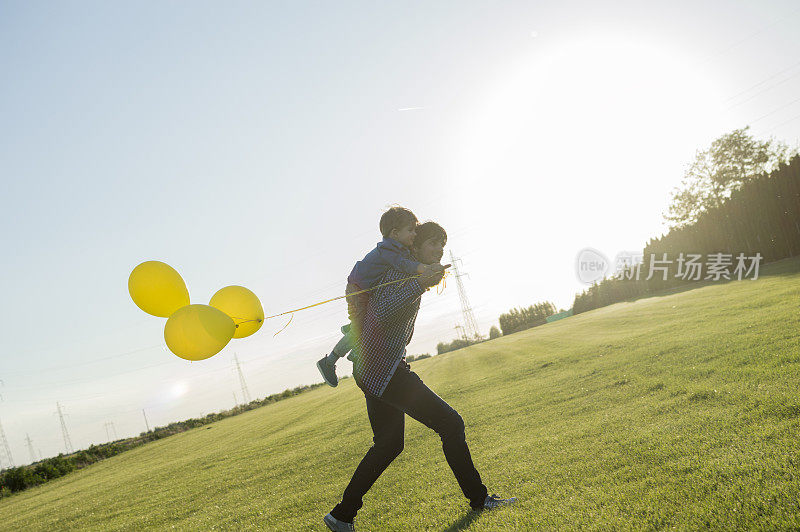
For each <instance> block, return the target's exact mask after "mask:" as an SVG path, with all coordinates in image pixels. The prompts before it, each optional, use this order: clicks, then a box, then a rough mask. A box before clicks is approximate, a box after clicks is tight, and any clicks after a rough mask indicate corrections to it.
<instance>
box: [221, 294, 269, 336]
mask: <svg viewBox="0 0 800 532" xmlns="http://www.w3.org/2000/svg"><path fill="white" fill-rule="evenodd" d="M208 304H209V305H211V306H212V307H214V308H218V309H219V310H221V311H222V312H224V313H225V314H227V315H228V316H230V317H231V318H232V319H233V321H234V323H236V334H234V335H233V337H234V338H244V337H245V336H250V335H251V334H253V333H254V332H256V331H257V330H259V329H260V328H261V324H262V323H264V309H263V308H262V307H261V301H259V300H258V296H256V295H255V294H254V293H253V292H251V291H250V290H248V289H247V288H245V287H243V286H236V285H234V286H226V287H225V288H221V289H219V290H218V291H217V293H216V294H214V295H213V296H212V297H211V301H209V302H208Z"/></svg>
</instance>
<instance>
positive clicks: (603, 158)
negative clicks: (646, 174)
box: [458, 38, 723, 190]
mask: <svg viewBox="0 0 800 532" xmlns="http://www.w3.org/2000/svg"><path fill="white" fill-rule="evenodd" d="M487 92H488V93H487V94H484V95H483V97H482V98H481V103H480V105H479V106H478V112H477V113H476V114H475V115H474V117H475V118H474V120H473V122H472V123H471V124H469V127H468V128H467V129H468V133H467V134H466V135H467V136H466V138H462V139H461V140H462V142H461V145H460V146H459V149H458V151H459V152H461V157H460V159H461V161H460V165H459V166H461V168H460V171H459V172H458V174H459V176H461V177H462V178H464V177H467V178H468V177H470V176H471V177H472V179H467V180H468V181H474V182H477V183H482V182H484V181H485V180H486V179H487V178H489V177H491V179H493V180H494V179H497V178H501V179H503V178H506V179H508V178H511V179H513V180H514V181H515V182H517V184H519V183H521V182H522V183H524V182H530V181H531V178H532V177H534V176H537V175H539V176H541V175H550V176H553V175H556V174H558V175H561V176H563V175H564V173H565V172H568V173H569V175H570V176H571V179H572V181H571V182H570V187H569V190H575V188H574V187H575V185H576V183H575V180H578V181H581V182H584V183H581V184H584V185H586V186H588V187H589V188H592V187H596V186H599V184H600V183H601V182H603V181H605V182H607V183H608V182H612V186H613V182H615V181H619V180H620V179H622V180H623V181H627V180H629V179H636V177H635V175H634V174H633V173H631V172H626V170H625V169H626V168H629V169H633V168H635V169H636V172H635V173H636V175H639V174H640V173H641V168H643V167H647V166H652V165H653V163H654V162H657V161H663V160H664V158H672V157H673V156H677V157H679V158H680V157H683V156H685V155H686V154H685V153H684V152H685V151H686V148H685V147H686V146H687V145H692V146H698V145H702V144H703V142H702V139H705V138H706V136H708V135H713V134H714V133H718V132H716V131H715V130H714V129H713V128H714V127H715V126H717V125H718V124H719V123H720V119H721V117H722V115H723V111H722V109H721V105H720V98H719V97H718V94H717V91H716V90H715V88H714V86H713V84H712V83H711V81H710V80H708V79H706V77H705V76H704V74H703V73H702V71H700V69H699V68H698V67H696V66H692V64H691V61H690V60H688V59H687V58H684V57H681V56H680V55H678V54H677V52H674V53H670V52H669V51H668V50H665V49H663V48H660V47H656V46H654V45H652V46H648V45H643V44H642V43H641V42H640V41H637V42H635V43H634V42H633V41H625V40H614V39H613V38H607V39H606V38H604V39H602V40H592V39H585V40H580V41H567V42H566V43H562V44H560V45H553V46H552V47H551V48H549V49H546V50H537V53H536V54H533V55H530V56H527V57H524V58H521V59H520V60H518V61H517V62H516V64H513V65H512V66H511V67H510V68H509V73H508V75H507V77H505V78H501V79H499V80H498V81H497V83H496V84H495V85H494V86H493V87H491V88H490V89H489V90H488V91H487ZM698 137H699V138H698ZM676 152H680V153H676ZM689 155H690V154H689ZM534 182H535V183H536V185H537V186H538V185H540V182H538V180H534Z"/></svg>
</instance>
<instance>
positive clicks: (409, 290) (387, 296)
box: [370, 270, 426, 323]
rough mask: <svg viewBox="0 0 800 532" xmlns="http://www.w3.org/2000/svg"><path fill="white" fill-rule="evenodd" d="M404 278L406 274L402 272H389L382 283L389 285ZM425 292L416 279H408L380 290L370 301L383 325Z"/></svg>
mask: <svg viewBox="0 0 800 532" xmlns="http://www.w3.org/2000/svg"><path fill="white" fill-rule="evenodd" d="M404 277H405V274H403V272H401V271H398V270H389V271H388V272H387V274H386V275H385V276H384V277H383V279H382V280H381V282H382V283H387V282H389V281H396V280H399V279H403V278H404ZM425 290H426V289H425V288H423V287H422V286H421V285H420V284H419V281H417V280H416V279H408V280H406V281H400V282H397V283H392V284H390V285H387V286H383V287H381V288H379V289H378V291H377V292H376V293H375V295H374V296H373V297H372V299H371V300H370V303H371V305H372V306H373V309H374V311H375V317H376V318H378V321H380V322H381V323H386V322H387V321H389V320H391V319H393V318H394V317H395V316H396V315H397V314H398V313H399V312H400V311H402V310H403V308H404V307H405V306H406V305H408V304H409V303H411V302H412V301H414V300H415V299H416V298H418V297H419V296H421V295H422V294H423V293H425Z"/></svg>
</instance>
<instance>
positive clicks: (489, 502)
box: [476, 493, 517, 510]
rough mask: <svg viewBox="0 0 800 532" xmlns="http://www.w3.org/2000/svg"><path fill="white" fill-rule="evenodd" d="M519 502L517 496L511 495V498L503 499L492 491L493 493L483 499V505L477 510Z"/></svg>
mask: <svg viewBox="0 0 800 532" xmlns="http://www.w3.org/2000/svg"><path fill="white" fill-rule="evenodd" d="M515 502H517V498H516V497H511V498H510V499H501V498H500V497H498V496H497V495H496V494H494V493H492V494H491V495H487V496H486V499H485V500H484V501H483V507H481V508H476V510H494V509H495V508H498V507H500V506H508V505H510V504H514V503H515Z"/></svg>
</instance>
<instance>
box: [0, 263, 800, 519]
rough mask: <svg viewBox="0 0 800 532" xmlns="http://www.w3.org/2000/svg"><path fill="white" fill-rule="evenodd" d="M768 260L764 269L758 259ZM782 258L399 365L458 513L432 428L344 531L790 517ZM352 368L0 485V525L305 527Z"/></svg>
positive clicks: (797, 374) (794, 286) (797, 342)
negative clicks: (45, 477)
mask: <svg viewBox="0 0 800 532" xmlns="http://www.w3.org/2000/svg"><path fill="white" fill-rule="evenodd" d="M767 275H768V276H767ZM798 332H800V260H785V261H781V262H779V263H775V264H773V265H769V266H767V267H764V268H762V278H760V279H759V280H757V281H751V280H745V281H738V282H729V283H715V284H711V285H707V286H704V287H701V288H697V289H694V290H688V291H684V292H680V293H674V294H670V295H666V296H663V297H652V298H647V299H641V300H638V301H635V302H626V303H620V304H616V305H612V306H609V307H605V308H602V309H597V310H594V311H591V312H587V313H585V314H580V315H578V316H574V317H571V318H568V319H565V320H561V321H557V322H554V323H551V324H548V325H545V326H542V327H538V328H535V329H532V330H529V331H525V332H522V333H518V334H514V335H511V336H508V337H503V338H499V339H497V340H492V341H489V342H485V343H482V344H479V345H476V346H473V347H471V348H468V349H464V350H460V351H456V352H453V353H448V354H446V355H442V356H437V357H433V358H430V359H426V360H422V361H419V362H414V363H412V368H413V369H414V370H415V371H416V372H417V373H419V375H420V376H421V377H422V378H423V380H424V381H425V382H426V383H427V384H428V385H429V386H430V387H431V388H432V389H433V390H435V391H436V392H437V393H438V394H439V395H441V396H442V397H443V398H444V399H445V400H446V401H448V402H449V403H450V404H451V405H452V406H453V407H455V408H456V409H457V410H458V411H459V412H460V413H461V415H462V416H463V418H464V420H465V422H466V425H467V440H468V442H469V443H470V447H471V451H472V455H473V458H474V460H475V464H476V466H477V467H478V470H479V471H480V472H481V475H482V477H483V479H484V482H485V483H486V485H487V486H488V488H489V490H490V493H491V492H497V493H498V494H501V495H514V496H516V497H518V498H519V503H518V505H517V506H515V507H511V508H504V509H500V510H497V511H495V512H487V513H483V514H477V515H476V514H472V513H470V512H468V510H469V507H468V506H467V504H466V501H465V500H464V498H463V495H462V494H461V492H460V490H459V488H458V485H457V484H456V482H455V479H454V478H453V476H452V473H451V472H450V470H449V468H448V467H447V464H446V462H445V461H444V457H443V455H442V452H441V447H440V442H439V440H438V437H437V436H436V434H435V433H433V432H432V431H430V430H429V429H427V428H425V427H424V426H422V425H420V424H419V423H417V422H416V421H413V420H410V419H409V420H408V422H407V424H406V445H405V450H404V451H403V453H402V454H401V455H400V456H399V457H398V458H397V459H396V460H395V461H394V463H392V465H391V466H390V467H389V469H388V470H387V471H386V472H385V473H384V474H383V476H382V477H381V478H380V479H378V481H377V483H376V484H375V486H374V487H373V489H372V490H371V491H370V492H369V493H368V494H367V497H366V498H365V500H364V507H363V509H362V510H361V512H360V513H359V515H358V517H357V518H356V526H357V528H358V529H361V530H370V531H383V530H497V531H507V530H527V529H533V528H545V529H578V528H583V529H597V530H606V529H610V528H615V529H662V528H678V529H699V528H708V527H710V528H714V529H723V528H724V529H729V528H734V527H735V528H761V529H775V528H780V529H786V528H795V529H797V528H800V478H799V477H800V453H799V451H800V391H799V390H798V389H799V388H800V339H799V338H798ZM371 437H372V433H371V431H370V428H369V423H368V421H367V415H366V409H365V406H364V397H363V394H361V393H360V392H359V390H358V388H357V387H356V386H355V383H354V382H353V380H352V379H347V380H345V381H343V382H342V384H341V385H340V386H339V387H338V388H336V389H331V388H328V387H323V388H318V389H315V390H312V391H310V392H308V393H304V394H302V395H300V396H297V397H294V398H290V399H287V400H285V401H281V402H279V403H276V404H273V405H270V406H266V407H263V408H260V409H257V410H253V411H250V412H247V413H245V414H243V415H240V416H236V417H233V418H229V419H225V420H223V421H220V422H218V423H215V424H213V425H210V426H207V427H201V428H199V429H194V430H191V431H188V432H185V433H182V434H178V435H176V436H172V437H170V438H167V439H164V440H160V441H157V442H153V443H150V444H147V445H145V446H143V447H139V448H137V449H134V450H132V451H130V452H126V453H123V454H121V455H119V456H116V457H113V458H110V459H108V460H105V461H103V462H100V463H98V464H95V465H92V466H90V467H88V468H86V469H83V470H81V471H78V472H77V473H74V474H71V475H68V476H66V477H63V478H61V479H57V480H55V481H52V482H50V483H48V484H46V485H43V486H40V487H38V488H34V489H31V490H29V491H26V492H23V493H21V494H19V495H16V496H14V497H11V498H8V499H5V500H2V501H0V528H2V529H3V530H22V529H29V530H53V529H67V528H69V529H76V528H81V529H95V530H111V529H120V530H140V529H142V528H148V527H153V528H159V529H179V530H212V529H214V530H216V529H226V530H240V529H265V530H285V531H295V530H323V529H324V525H322V520H321V518H322V516H323V515H324V514H325V513H327V512H328V511H329V510H330V509H331V508H332V507H333V505H334V504H335V503H336V502H337V501H338V498H339V497H340V495H341V493H342V490H343V489H344V487H345V485H346V484H347V482H348V480H349V479H350V475H351V474H352V472H353V470H354V469H355V467H356V465H357V463H358V462H359V460H360V459H361V457H362V456H363V455H364V453H365V452H366V450H367V448H368V447H369V445H370V444H371Z"/></svg>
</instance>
